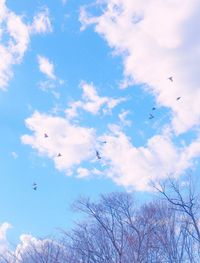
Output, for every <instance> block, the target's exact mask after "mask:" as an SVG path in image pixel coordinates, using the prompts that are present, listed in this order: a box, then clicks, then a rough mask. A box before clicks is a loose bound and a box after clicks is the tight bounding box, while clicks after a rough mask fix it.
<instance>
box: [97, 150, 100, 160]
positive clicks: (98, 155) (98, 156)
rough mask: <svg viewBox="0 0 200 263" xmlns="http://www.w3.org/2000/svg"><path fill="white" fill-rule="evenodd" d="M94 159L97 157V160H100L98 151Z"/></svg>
mask: <svg viewBox="0 0 200 263" xmlns="http://www.w3.org/2000/svg"><path fill="white" fill-rule="evenodd" d="M96 157H97V159H99V160H100V159H101V156H100V154H99V152H98V151H96Z"/></svg>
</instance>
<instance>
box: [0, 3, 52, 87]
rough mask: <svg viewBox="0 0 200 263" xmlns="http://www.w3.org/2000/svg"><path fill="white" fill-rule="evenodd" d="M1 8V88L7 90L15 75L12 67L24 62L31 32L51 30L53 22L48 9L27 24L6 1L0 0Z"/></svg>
mask: <svg viewBox="0 0 200 263" xmlns="http://www.w3.org/2000/svg"><path fill="white" fill-rule="evenodd" d="M0 10H1V11H0V17H1V20H0V34H1V36H4V37H1V39H0V58H1V63H0V89H1V90H6V88H7V86H8V82H9V80H10V79H11V78H12V76H13V70H12V67H13V65H16V64H20V63H21V62H22V59H23V57H24V54H25V52H26V51H27V49H28V45H29V42H30V36H31V34H33V33H45V32H49V31H51V30H50V25H51V24H50V20H49V18H48V12H47V11H45V15H44V13H39V14H37V15H36V16H35V17H34V21H33V24H31V25H30V24H26V23H25V22H24V21H23V18H22V17H21V16H19V15H16V14H15V13H14V12H12V11H11V10H9V9H8V8H7V6H6V3H5V1H0ZM42 14H43V15H42ZM41 17H43V19H42V18H41ZM47 21H48V23H47ZM33 29H34V30H33ZM5 39H7V41H6V40H5Z"/></svg>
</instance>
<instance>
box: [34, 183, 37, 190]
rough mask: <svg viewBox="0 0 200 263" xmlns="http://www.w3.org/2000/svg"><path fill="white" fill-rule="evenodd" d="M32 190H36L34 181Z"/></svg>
mask: <svg viewBox="0 0 200 263" xmlns="http://www.w3.org/2000/svg"><path fill="white" fill-rule="evenodd" d="M33 190H35V191H36V190H37V184H36V183H33Z"/></svg>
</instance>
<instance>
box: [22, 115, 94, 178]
mask: <svg viewBox="0 0 200 263" xmlns="http://www.w3.org/2000/svg"><path fill="white" fill-rule="evenodd" d="M26 126H27V127H28V128H29V129H30V130H31V131H32V132H33V134H32V135H23V136H22V138H21V140H22V142H23V143H24V144H28V145H30V146H32V148H34V149H36V150H37V151H38V152H39V154H41V155H43V156H47V157H49V158H51V159H52V160H53V161H54V163H55V166H56V168H57V169H58V170H60V171H64V172H66V173H67V174H71V170H72V169H73V168H74V167H75V166H76V165H79V164H80V163H81V162H83V161H86V160H88V159H91V158H92V157H93V156H94V155H95V152H94V149H93V145H94V144H95V131H94V129H92V128H87V127H82V126H78V125H75V124H72V123H71V122H69V121H68V120H67V119H65V118H62V117H56V116H52V115H47V114H42V113H39V112H35V113H34V114H33V115H32V116H31V117H30V118H28V119H27V120H26ZM44 133H47V134H48V138H44ZM59 154H60V155H61V156H58V155H59Z"/></svg>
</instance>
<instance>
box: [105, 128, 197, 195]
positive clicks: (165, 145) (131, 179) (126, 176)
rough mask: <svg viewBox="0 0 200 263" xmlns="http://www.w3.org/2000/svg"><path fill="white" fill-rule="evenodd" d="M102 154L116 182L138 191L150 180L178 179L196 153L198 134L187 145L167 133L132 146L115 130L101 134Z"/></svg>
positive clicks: (144, 188)
mask: <svg viewBox="0 0 200 263" xmlns="http://www.w3.org/2000/svg"><path fill="white" fill-rule="evenodd" d="M105 140H106V141H107V142H108V143H106V144H104V145H102V149H101V152H102V156H103V159H104V161H105V163H106V164H107V165H108V167H109V168H108V170H107V175H108V176H109V177H111V178H112V179H113V180H114V181H115V182H116V183H118V184H120V185H123V186H125V187H127V188H131V189H136V190H139V191H145V190H149V189H150V188H149V184H150V183H151V182H152V181H157V180H163V179H166V178H168V177H174V178H178V177H179V176H180V175H182V174H183V173H184V172H185V171H186V170H187V169H188V168H191V167H192V166H193V165H194V159H195V158H197V157H199V156H200V137H198V138H197V140H195V141H193V142H192V143H191V144H190V145H188V146H183V147H178V146H176V145H175V144H174V143H173V140H172V138H171V134H170V133H168V132H164V133H163V134H161V135H155V136H153V137H152V138H150V139H149V140H148V141H147V144H146V145H145V146H141V147H136V146H134V144H133V143H132V142H131V140H130V138H129V137H127V136H126V135H125V134H124V133H123V132H121V131H120V130H119V129H112V131H111V133H110V134H109V135H107V136H105Z"/></svg>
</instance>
